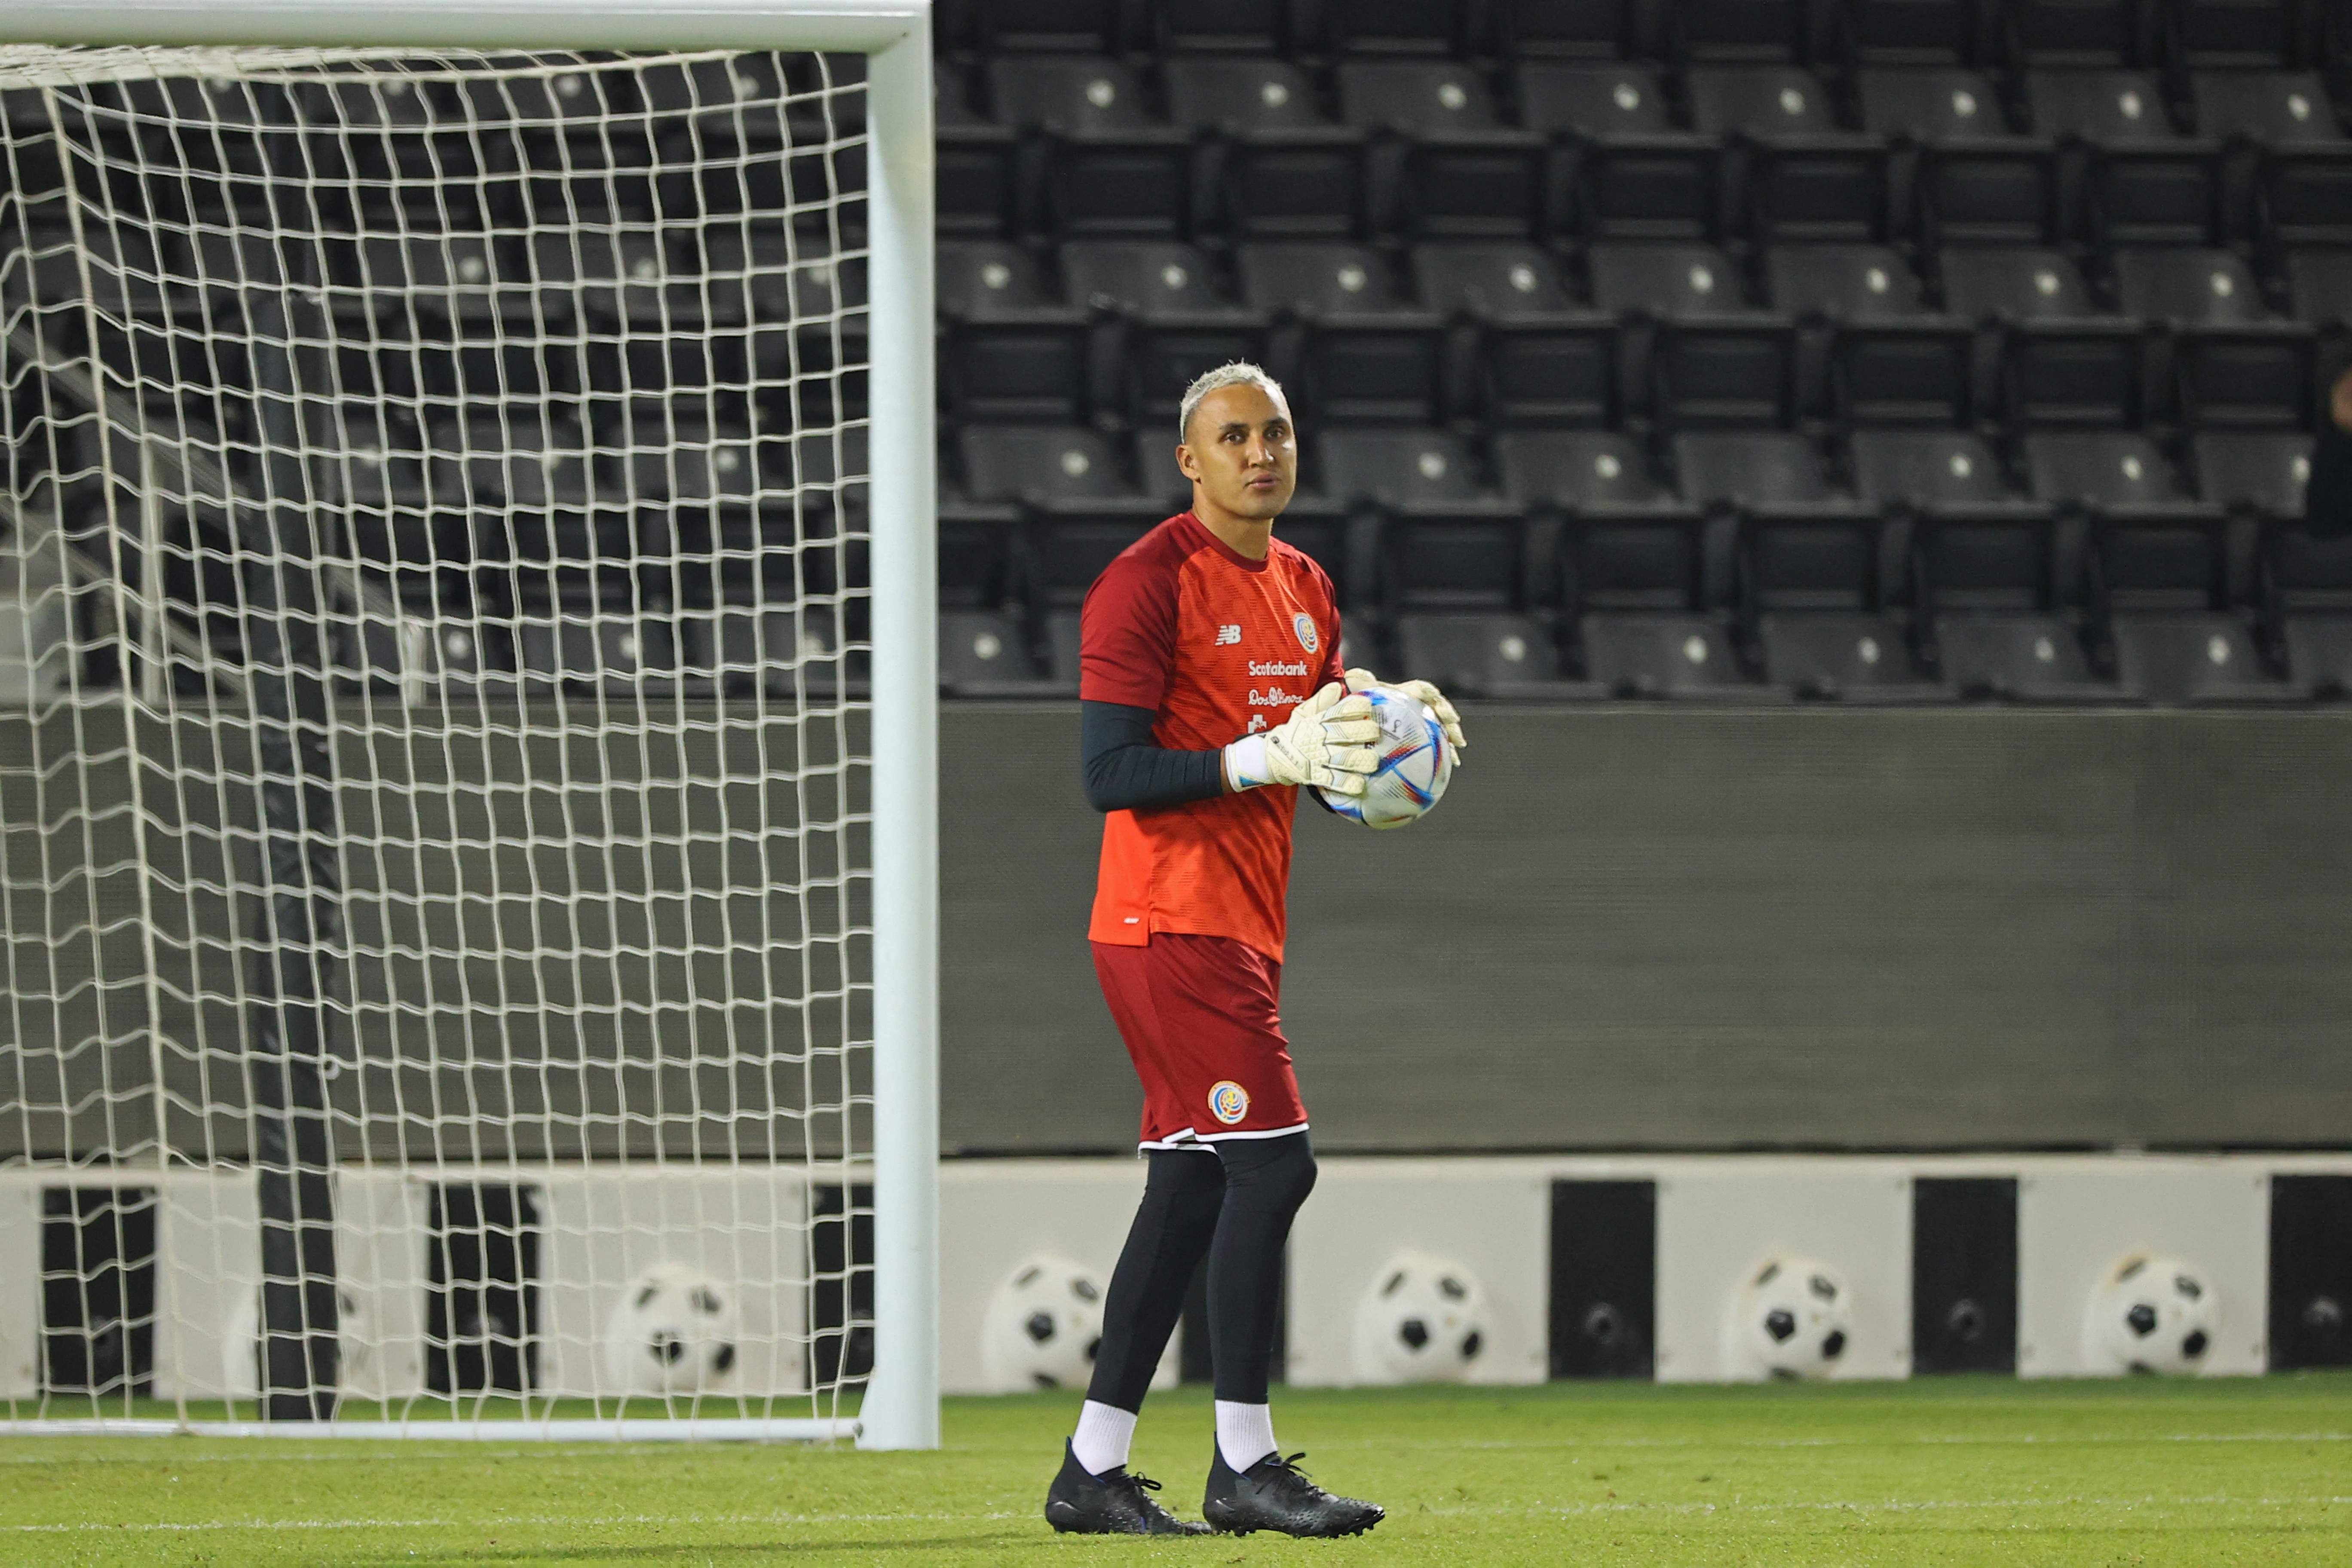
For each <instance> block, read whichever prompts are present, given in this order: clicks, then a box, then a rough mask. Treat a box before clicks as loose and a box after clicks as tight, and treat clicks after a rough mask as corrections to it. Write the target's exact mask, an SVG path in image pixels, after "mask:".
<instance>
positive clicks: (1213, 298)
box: [941, 240, 1232, 320]
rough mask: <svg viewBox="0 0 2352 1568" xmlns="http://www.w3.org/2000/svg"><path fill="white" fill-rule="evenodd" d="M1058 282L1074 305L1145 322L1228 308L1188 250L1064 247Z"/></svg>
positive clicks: (1150, 245) (1199, 257)
mask: <svg viewBox="0 0 2352 1568" xmlns="http://www.w3.org/2000/svg"><path fill="white" fill-rule="evenodd" d="M941 248H942V249H943V250H944V248H945V247H941ZM1062 277H1063V279H1064V281H1065V282H1066V284H1067V285H1068V289H1069V295H1070V300H1071V301H1072V302H1073V303H1076V304H1083V305H1091V306H1094V307H1096V308H1097V309H1102V310H1120V311H1124V312H1126V313H1127V314H1129V315H1132V316H1138V317H1141V318H1143V319H1145V320H1150V319H1153V318H1155V317H1159V316H1163V315H1191V314H1194V313H1197V312H1199V311H1202V310H1227V309H1231V308H1232V307H1231V302H1230V301H1228V300H1226V299H1225V298H1224V297H1223V295H1222V294H1221V293H1219V291H1218V289H1217V284H1216V272H1215V269H1214V268H1213V265H1212V264H1211V262H1210V260H1209V258H1207V256H1205V255H1204V254H1202V252H1201V251H1200V250H1198V249H1196V248H1195V247H1192V246H1190V245H1179V244H1173V243H1170V242H1167V241H1150V240H1146V241H1130V242H1127V243H1116V242H1110V243H1106V242H1095V243H1090V244H1082V245H1066V246H1064V247H1062ZM941 292H942V294H944V292H945V290H944V289H942V290H941Z"/></svg>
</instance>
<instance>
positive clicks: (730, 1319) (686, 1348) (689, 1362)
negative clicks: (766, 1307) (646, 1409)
mask: <svg viewBox="0 0 2352 1568" xmlns="http://www.w3.org/2000/svg"><path fill="white" fill-rule="evenodd" d="M735 1344H736V1330H735V1303H734V1300H732V1298H731V1297H730V1295H729V1294H728V1292H727V1290H726V1289H725V1288H724V1287H723V1286H721V1285H720V1284H719V1281H718V1280H716V1279H712V1278H711V1277H710V1276H709V1275H708V1274H706V1273H704V1272H703V1271H702V1270H701V1269H699V1268H695V1267H693V1266H692V1265H691V1264H686V1263H656V1264H655V1265H654V1266H653V1267H652V1268H648V1269H646V1271H645V1272H644V1273H642V1274H639V1275H638V1276H637V1277H636V1278H635V1279H632V1280H630V1281H629V1287H628V1289H627V1290H626V1291H625V1293H624V1294H623V1295H622V1297H621V1300H620V1301H619V1302H618V1303H617V1304H615V1305H614V1308H613V1316H612V1319H611V1321H609V1322H608V1323H607V1324H606V1325H605V1329H604V1371H605V1373H606V1374H607V1375H608V1376H609V1377H610V1379H611V1381H612V1385H613V1391H614V1393H617V1394H702V1393H708V1392H709V1391H710V1390H712V1389H715V1388H719V1387H720V1386H722V1385H723V1384H725V1383H726V1382H727V1380H728V1378H729V1376H730V1374H731V1373H733V1372H734V1370H735V1357H736V1350H735Z"/></svg>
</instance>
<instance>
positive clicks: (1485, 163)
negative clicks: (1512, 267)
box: [1397, 131, 1561, 239]
mask: <svg viewBox="0 0 2352 1568" xmlns="http://www.w3.org/2000/svg"><path fill="white" fill-rule="evenodd" d="M1546 168H1547V156H1546V153H1545V150H1544V145H1543V142H1541V140H1540V139H1538V138H1537V137H1536V136H1534V135H1532V134H1529V133H1528V132H1518V131H1488V132H1465V133H1459V134H1453V135H1436V134H1432V135H1425V136H1422V137H1418V138H1416V139H1415V140H1414V141H1413V142H1412V143H1411V144H1410V145H1409V146H1407V147H1406V148H1405V149H1404V150H1403V166H1402V169H1401V170H1400V172H1399V175H1398V188H1397V203H1398V206H1399V209H1400V211H1399V216H1400V218H1401V220H1402V227H1403V228H1404V229H1405V230H1406V231H1407V232H1408V233H1409V234H1410V235H1412V237H1415V238H1421V239H1430V238H1441V239H1442V238H1465V239H1480V238H1497V239H1517V238H1523V237H1529V236H1548V235H1549V234H1550V233H1552V232H1553V230H1554V229H1556V228H1557V227H1558V226H1559V217H1560V216H1561V215H1559V213H1558V212H1557V211H1556V210H1555V208H1556V206H1557V205H1558V204H1556V203H1554V202H1553V201H1552V200H1551V199H1550V198H1549V182H1548V180H1547V178H1546Z"/></svg>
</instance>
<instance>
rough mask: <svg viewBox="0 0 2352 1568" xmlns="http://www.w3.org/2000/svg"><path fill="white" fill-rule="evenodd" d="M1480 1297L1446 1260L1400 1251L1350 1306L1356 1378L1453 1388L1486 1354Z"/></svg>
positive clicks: (1468, 1277)
mask: <svg viewBox="0 0 2352 1568" xmlns="http://www.w3.org/2000/svg"><path fill="white" fill-rule="evenodd" d="M1488 1338H1489V1336H1488V1334H1487V1331H1486V1291H1485V1290H1484V1289H1481V1288H1480V1286H1479V1284H1478V1277H1477V1276H1476V1275H1475V1274H1473V1273H1471V1272H1470V1270H1468V1269H1467V1268H1463V1267H1462V1266H1461V1265H1460V1264H1458V1263H1455V1262H1454V1261H1452V1260H1450V1259H1448V1258H1435V1257H1432V1256H1431V1255H1429V1254H1428V1253H1425V1252H1404V1253H1399V1254H1398V1255H1397V1256H1396V1257H1395V1258H1391V1260H1390V1262H1389V1266H1388V1267H1387V1268H1383V1269H1381V1272H1380V1273H1379V1275H1378V1276H1376V1277H1375V1278H1374V1279H1373V1280H1372V1282H1371V1285H1370V1288H1368V1289H1366V1290H1365V1292H1364V1295H1363V1299H1362V1300H1360V1301H1359V1302H1358V1303H1357V1306H1356V1341H1355V1351H1356V1375H1357V1377H1358V1378H1359V1379H1360V1380H1361V1381H1363V1382H1365V1383H1458V1382H1460V1381H1461V1380H1462V1379H1463V1378H1465V1377H1467V1376H1469V1375H1470V1374H1471V1373H1473V1372H1474V1371H1475V1370H1476V1369H1477V1367H1478V1365H1479V1363H1480V1360H1481V1358H1482V1357H1484V1356H1485V1355H1486V1342H1487V1340H1488Z"/></svg>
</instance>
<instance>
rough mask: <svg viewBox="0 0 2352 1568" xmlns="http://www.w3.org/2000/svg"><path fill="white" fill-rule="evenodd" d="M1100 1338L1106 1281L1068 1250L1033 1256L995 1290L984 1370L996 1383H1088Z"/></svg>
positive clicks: (1012, 1387)
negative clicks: (1066, 1254)
mask: <svg viewBox="0 0 2352 1568" xmlns="http://www.w3.org/2000/svg"><path fill="white" fill-rule="evenodd" d="M1101 1345H1102V1286H1101V1284H1100V1282H1098V1281H1097V1279H1095V1277H1094V1275H1093V1274H1091V1273H1089V1272H1088V1271H1087V1269H1085V1268H1080V1267H1079V1266H1078V1265H1077V1264H1075V1263H1072V1262H1071V1261H1069V1260H1068V1259H1067V1258H1030V1259H1029V1260H1028V1261H1027V1262H1025V1263H1024V1264H1022V1265H1021V1267H1020V1268H1016V1269H1014V1270H1013V1274H1012V1277H1011V1278H1010V1279H1006V1280H1005V1281H1004V1283H1003V1284H1002V1285H1000V1286H998V1287H997V1288H996V1294H995V1295H993V1296H992V1297H991V1298H989V1302H988V1313H987V1316H986V1317H985V1318H984V1319H982V1324H981V1370H982V1373H983V1374H984V1375H985V1376H986V1377H987V1379H988V1384H989V1386H990V1387H991V1388H992V1389H995V1390H997V1391H999V1392H1000V1393H1006V1394H1010V1393H1013V1392H1015V1391H1017V1390H1021V1389H1029V1388H1083V1387H1084V1386H1086V1382H1087V1378H1089V1377H1091V1376H1093V1375H1094V1370H1095V1352H1096V1351H1097V1350H1098V1349H1099V1348H1101Z"/></svg>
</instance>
